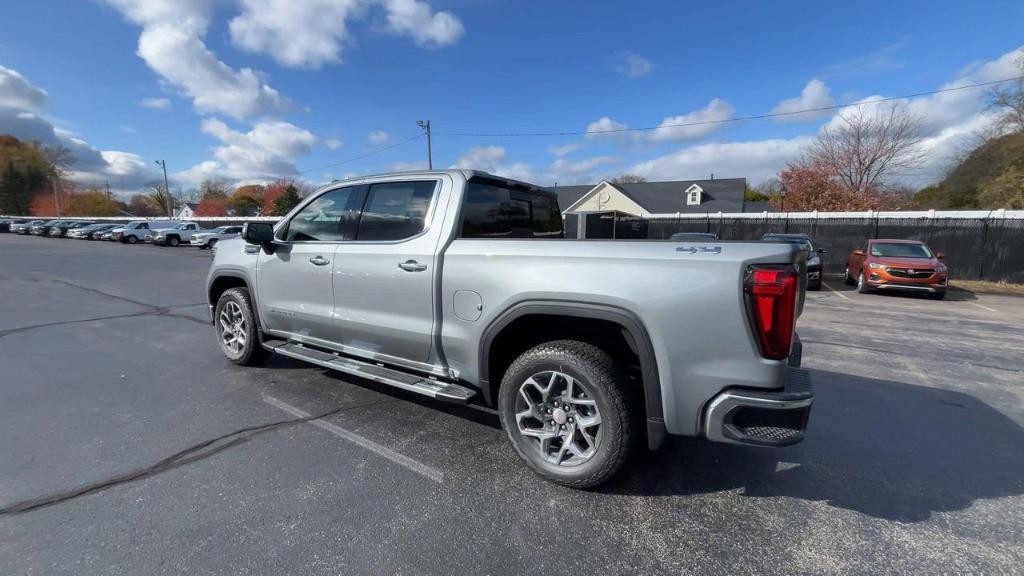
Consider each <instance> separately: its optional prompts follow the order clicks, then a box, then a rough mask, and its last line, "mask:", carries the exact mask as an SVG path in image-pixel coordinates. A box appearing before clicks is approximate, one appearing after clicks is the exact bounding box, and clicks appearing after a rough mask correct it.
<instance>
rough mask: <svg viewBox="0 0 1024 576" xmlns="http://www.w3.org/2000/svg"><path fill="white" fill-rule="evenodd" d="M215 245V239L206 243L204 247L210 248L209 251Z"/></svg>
mask: <svg viewBox="0 0 1024 576" xmlns="http://www.w3.org/2000/svg"><path fill="white" fill-rule="evenodd" d="M216 245H217V239H216V238H211V239H210V241H209V242H207V243H206V247H207V248H211V249H212V248H213V247H214V246H216Z"/></svg>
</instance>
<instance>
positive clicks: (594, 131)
mask: <svg viewBox="0 0 1024 576" xmlns="http://www.w3.org/2000/svg"><path fill="white" fill-rule="evenodd" d="M627 128H629V126H626V125H625V124H623V123H622V122H616V121H615V120H612V119H611V118H609V117H607V116H602V117H601V118H599V119H597V120H595V121H593V122H591V123H590V124H588V125H587V135H586V137H587V138H622V137H623V135H624V134H628V132H624V131H625V130H626V129H627Z"/></svg>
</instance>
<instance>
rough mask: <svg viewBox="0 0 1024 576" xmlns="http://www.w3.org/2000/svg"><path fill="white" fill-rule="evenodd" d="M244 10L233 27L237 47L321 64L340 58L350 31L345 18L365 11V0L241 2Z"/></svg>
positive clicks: (299, 64)
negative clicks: (363, 0)
mask: <svg viewBox="0 0 1024 576" xmlns="http://www.w3.org/2000/svg"><path fill="white" fill-rule="evenodd" d="M239 3H240V8H241V13H240V14H239V15H238V16H235V17H234V18H232V19H231V21H230V23H229V24H228V27H229V29H230V31H231V41H232V43H233V44H234V45H235V46H237V47H238V48H242V49H244V50H248V51H250V52H257V53H263V54H266V55H268V56H270V57H271V58H273V59H274V60H275V61H277V62H278V63H279V64H282V65H285V66H291V67H295V68H319V67H320V66H322V65H323V64H330V63H334V62H339V61H341V49H342V44H343V43H344V42H345V41H346V40H347V38H348V35H349V31H348V27H347V26H346V21H347V20H348V19H349V18H351V17H354V16H357V15H358V14H360V13H361V12H362V11H363V9H364V4H365V2H362V1H360V0H307V1H304V2H295V1H294V0H239Z"/></svg>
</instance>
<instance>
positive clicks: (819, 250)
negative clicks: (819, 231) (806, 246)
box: [818, 248, 828, 254]
mask: <svg viewBox="0 0 1024 576" xmlns="http://www.w3.org/2000/svg"><path fill="white" fill-rule="evenodd" d="M826 252H828V250H825V249H824V248H818V254H825V253H826Z"/></svg>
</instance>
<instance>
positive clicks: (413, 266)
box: [398, 260, 427, 272]
mask: <svg viewBox="0 0 1024 576" xmlns="http://www.w3.org/2000/svg"><path fill="white" fill-rule="evenodd" d="M398 267H399V268H401V269H402V270H405V271H406V272H423V271H424V270H426V269H427V265H426V264H420V263H419V262H417V261H415V260H406V261H405V262H399V263H398Z"/></svg>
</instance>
